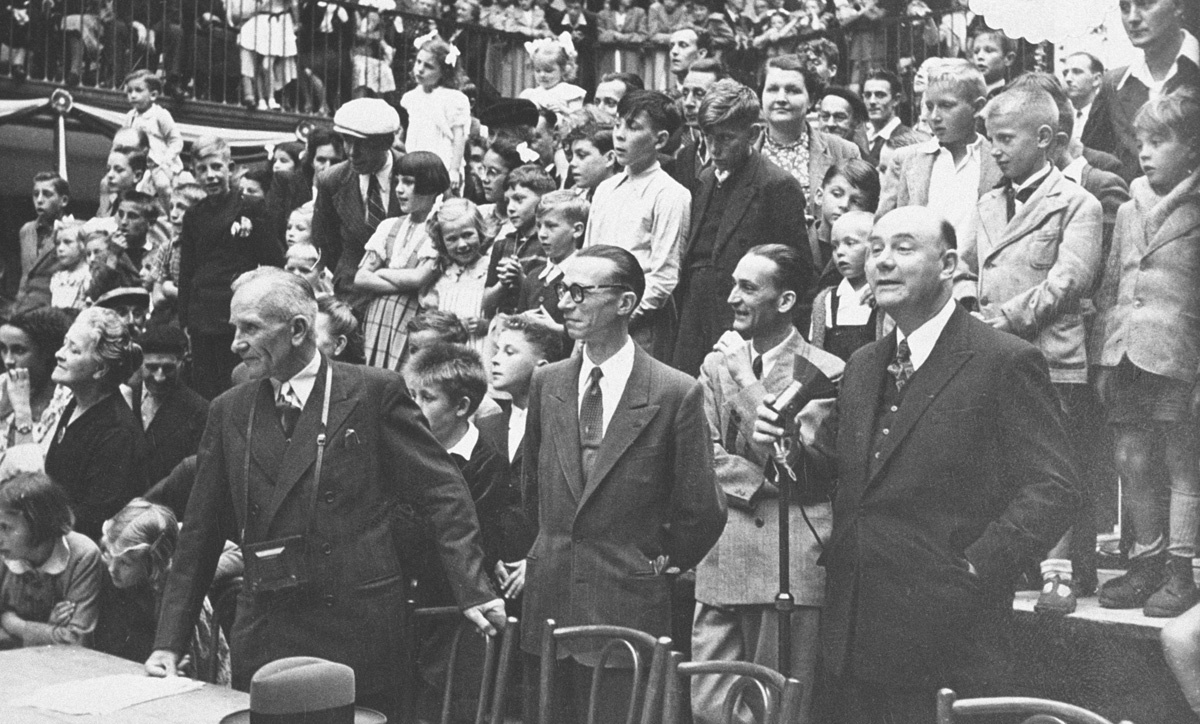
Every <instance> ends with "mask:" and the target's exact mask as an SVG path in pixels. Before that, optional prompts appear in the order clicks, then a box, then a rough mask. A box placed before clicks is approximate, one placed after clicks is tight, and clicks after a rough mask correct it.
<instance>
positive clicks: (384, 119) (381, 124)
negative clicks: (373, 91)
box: [333, 98, 400, 138]
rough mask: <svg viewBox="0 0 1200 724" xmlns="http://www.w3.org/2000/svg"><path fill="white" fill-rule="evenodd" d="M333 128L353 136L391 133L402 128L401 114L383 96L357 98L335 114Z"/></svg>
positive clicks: (360, 136) (363, 136) (361, 136)
mask: <svg viewBox="0 0 1200 724" xmlns="http://www.w3.org/2000/svg"><path fill="white" fill-rule="evenodd" d="M333 130H334V131H335V132H337V133H340V134H342V135H344V136H351V137H353V138H366V137H368V136H384V135H391V134H394V133H396V131H399V130H400V114H399V113H397V112H396V109H395V108H392V106H391V104H390V103H388V102H387V101H385V100H383V99H381V98H355V99H354V100H352V101H349V102H347V103H345V104H343V105H342V107H341V108H339V109H337V113H335V114H333Z"/></svg>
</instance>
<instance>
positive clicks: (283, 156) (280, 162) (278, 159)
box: [271, 150, 296, 173]
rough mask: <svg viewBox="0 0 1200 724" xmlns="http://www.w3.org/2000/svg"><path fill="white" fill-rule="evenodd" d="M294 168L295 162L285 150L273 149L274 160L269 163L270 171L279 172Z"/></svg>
mask: <svg viewBox="0 0 1200 724" xmlns="http://www.w3.org/2000/svg"><path fill="white" fill-rule="evenodd" d="M295 169H296V162H295V160H293V159H292V157H291V155H290V154H288V153H287V151H280V150H276V151H275V162H274V163H273V164H271V170H272V171H274V172H275V173H279V172H280V171H294V170H295Z"/></svg>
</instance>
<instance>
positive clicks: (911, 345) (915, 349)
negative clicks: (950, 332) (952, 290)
mask: <svg viewBox="0 0 1200 724" xmlns="http://www.w3.org/2000/svg"><path fill="white" fill-rule="evenodd" d="M955 304H957V302H955V301H954V297H950V299H948V300H947V301H946V306H944V307H942V310H941V311H940V312H938V313H937V314H935V315H933V319H930V320H929V321H927V322H925V324H922V325H921V326H920V327H917V328H916V329H914V330H913V333H912V334H909V335H905V334H904V332H901V331H900V328H899V327H896V344H897V345H898V344H900V342H902V341H903V340H905V339H908V349H909V350H910V351H911V352H912V365H913V371H914V372H915V371H916V370H919V369H921V365H923V364H925V360H927V359H929V355H930V354H932V353H933V346H934V345H935V344H937V341H938V338H940V337H941V336H942V330H943V329H945V328H946V324H947V323H948V322H949V321H950V315H951V314H954V305H955Z"/></svg>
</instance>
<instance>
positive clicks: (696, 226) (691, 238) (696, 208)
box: [680, 173, 717, 259]
mask: <svg viewBox="0 0 1200 724" xmlns="http://www.w3.org/2000/svg"><path fill="white" fill-rule="evenodd" d="M716 188H717V177H716V176H714V175H713V174H711V173H701V174H700V187H699V188H698V189H696V193H695V196H694V197H693V201H692V222H691V223H692V228H691V230H690V232H689V233H688V242H687V248H686V249H684V250H683V252H682V254H681V255H680V258H681V259H683V258H686V257H687V255H688V252H689V251H691V250H692V247H693V246H695V244H696V237H698V236H700V226H701V223H700V222H701V220H702V219H703V217H704V210H705V209H707V208H708V202H709V201H710V200H711V199H712V195H713V190H714V189H716Z"/></svg>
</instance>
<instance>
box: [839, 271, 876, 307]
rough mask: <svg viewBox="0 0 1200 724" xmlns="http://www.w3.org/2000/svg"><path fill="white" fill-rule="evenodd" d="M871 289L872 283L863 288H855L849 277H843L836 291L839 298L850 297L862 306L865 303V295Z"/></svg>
mask: <svg viewBox="0 0 1200 724" xmlns="http://www.w3.org/2000/svg"><path fill="white" fill-rule="evenodd" d="M870 291H871V285H870V284H867V285H866V286H864V287H863V288H862V289H855V288H854V285H853V284H851V283H850V280H849V279H847V278H845V277H842V281H841V283H840V284H838V286H837V292H836V293H837V295H838V299H849V300H851V301H852V302H854V303H855V304H857V305H860V306H861V305H862V304H863V297H865V296H866V295H867V294H869V293H870Z"/></svg>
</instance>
